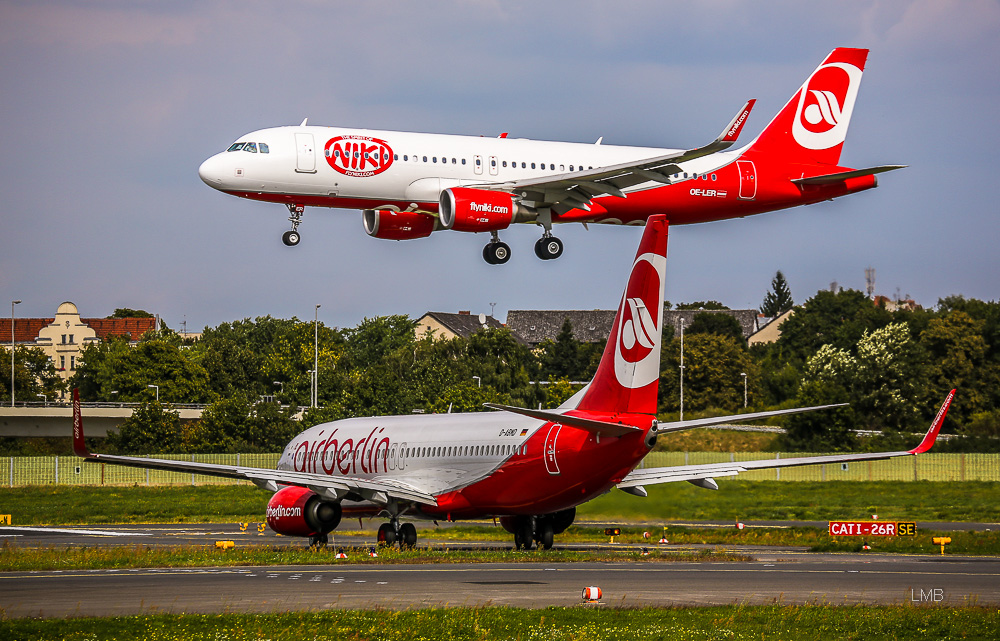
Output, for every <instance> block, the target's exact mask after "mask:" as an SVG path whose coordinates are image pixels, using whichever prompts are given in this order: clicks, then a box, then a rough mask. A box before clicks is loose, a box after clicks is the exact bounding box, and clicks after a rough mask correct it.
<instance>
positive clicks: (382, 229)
mask: <svg viewBox="0 0 1000 641" xmlns="http://www.w3.org/2000/svg"><path fill="white" fill-rule="evenodd" d="M362 221H363V222H364V225H365V233H367V234H368V235H369V236H373V237H374V238H383V239H386V240H411V239H413V238H426V237H427V236H430V235H431V232H433V231H434V229H435V225H436V224H437V220H436V219H435V218H434V217H433V216H428V215H427V214H418V213H416V212H412V211H392V210H391V209H366V210H365V211H364V214H363V216H362Z"/></svg>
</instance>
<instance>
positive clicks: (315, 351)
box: [312, 305, 320, 407]
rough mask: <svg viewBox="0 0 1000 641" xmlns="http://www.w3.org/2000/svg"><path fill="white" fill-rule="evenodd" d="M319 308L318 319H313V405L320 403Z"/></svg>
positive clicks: (317, 310) (317, 311)
mask: <svg viewBox="0 0 1000 641" xmlns="http://www.w3.org/2000/svg"><path fill="white" fill-rule="evenodd" d="M319 308H320V306H319V305H317V306H316V319H315V320H314V321H313V334H314V336H313V391H312V406H313V407H316V405H317V404H318V403H319Z"/></svg>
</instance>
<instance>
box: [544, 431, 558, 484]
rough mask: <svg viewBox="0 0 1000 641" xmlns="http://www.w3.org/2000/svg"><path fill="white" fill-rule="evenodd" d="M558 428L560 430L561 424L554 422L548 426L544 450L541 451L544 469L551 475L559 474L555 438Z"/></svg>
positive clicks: (556, 437)
mask: <svg viewBox="0 0 1000 641" xmlns="http://www.w3.org/2000/svg"><path fill="white" fill-rule="evenodd" d="M560 430H562V425H560V424H558V423H555V424H554V425H552V427H550V428H549V433H548V434H546V435H545V451H544V453H543V457H544V458H545V471H546V472H548V473H549V474H551V475H553V476H558V475H559V463H558V462H557V461H556V439H558V438H559V432H560Z"/></svg>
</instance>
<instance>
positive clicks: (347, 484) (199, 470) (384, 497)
mask: <svg viewBox="0 0 1000 641" xmlns="http://www.w3.org/2000/svg"><path fill="white" fill-rule="evenodd" d="M73 451H74V452H75V453H76V455H77V456H79V457H81V458H83V459H84V460H85V461H87V462H89V463H112V464H114V465H124V466H126V467H142V468H148V469H153V470H168V471H171V472H190V473H192V474H204V475H206V476H220V477H224V478H231V479H243V480H246V481H250V482H252V483H254V484H255V485H257V486H258V487H260V488H263V489H266V490H268V491H271V492H277V491H278V488H279V486H281V485H297V486H299V487H306V488H309V489H310V490H312V491H313V492H316V493H317V494H320V495H323V496H326V497H328V498H331V499H340V498H343V497H344V496H346V495H348V494H355V495H358V496H360V497H362V498H363V499H366V500H369V501H372V502H374V503H379V504H383V505H384V504H385V503H388V502H389V500H390V499H396V500H400V501H412V502H414V503H423V504H426V505H437V500H436V499H435V498H434V497H433V496H431V495H430V494H428V493H426V492H423V491H421V490H420V489H419V488H416V487H413V486H411V485H409V484H406V483H401V482H399V481H393V480H388V479H380V480H372V479H361V478H354V477H349V476H327V475H326V474H313V473H308V472H293V471H291V470H272V469H269V468H262V467H245V466H240V465H217V464H214V463H198V462H195V461H172V460H168V459H157V458H144V457H139V456H117V455H113V454H93V453H91V452H89V451H88V450H87V446H86V445H85V444H84V440H83V419H82V417H81V414H80V394H79V391H78V390H73Z"/></svg>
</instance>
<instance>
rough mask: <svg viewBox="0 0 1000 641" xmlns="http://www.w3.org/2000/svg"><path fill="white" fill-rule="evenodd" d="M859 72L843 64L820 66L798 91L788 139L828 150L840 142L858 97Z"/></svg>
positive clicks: (835, 63)
mask: <svg viewBox="0 0 1000 641" xmlns="http://www.w3.org/2000/svg"><path fill="white" fill-rule="evenodd" d="M860 83H861V70H860V69H858V68H857V67H855V66H854V65H851V64H847V63H846V62H833V63H830V64H827V65H823V66H821V67H820V68H819V69H817V70H816V71H815V73H813V75H812V76H810V77H809V80H807V81H806V84H804V85H802V89H801V90H800V91H799V104H798V107H797V108H796V110H795V118H794V120H793V121H792V136H794V137H795V141H796V142H797V143H799V144H800V145H802V146H803V147H805V148H806V149H829V148H830V147H835V146H837V145H839V144H840V143H842V142H844V138H845V137H846V136H847V126H848V125H849V124H850V122H851V112H853V111H854V100H855V98H857V96H858V86H859V84H860Z"/></svg>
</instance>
